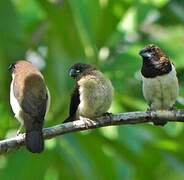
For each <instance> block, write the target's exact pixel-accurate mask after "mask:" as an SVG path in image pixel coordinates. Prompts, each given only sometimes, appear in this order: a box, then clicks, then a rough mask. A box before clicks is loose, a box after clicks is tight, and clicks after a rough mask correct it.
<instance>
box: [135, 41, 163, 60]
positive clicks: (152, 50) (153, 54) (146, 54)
mask: <svg viewBox="0 0 184 180" xmlns="http://www.w3.org/2000/svg"><path fill="white" fill-rule="evenodd" d="M139 55H141V56H142V58H143V60H144V61H147V60H154V61H159V60H162V58H163V57H165V58H166V55H165V53H164V52H163V50H162V49H161V48H159V47H158V46H156V45H154V44H149V45H147V46H146V47H145V48H143V49H141V50H140V52H139Z"/></svg>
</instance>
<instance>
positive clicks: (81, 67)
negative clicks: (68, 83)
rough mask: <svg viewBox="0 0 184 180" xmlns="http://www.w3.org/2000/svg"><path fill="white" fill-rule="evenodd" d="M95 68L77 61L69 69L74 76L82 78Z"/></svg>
mask: <svg viewBox="0 0 184 180" xmlns="http://www.w3.org/2000/svg"><path fill="white" fill-rule="evenodd" d="M94 69H95V68H94V67H93V66H91V65H90V64H84V63H77V64H74V65H73V66H72V67H71V68H70V69H69V75H70V76H71V77H73V78H80V77H82V76H83V75H87V74H89V73H90V72H91V71H93V70H94Z"/></svg>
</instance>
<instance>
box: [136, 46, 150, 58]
mask: <svg viewBox="0 0 184 180" xmlns="http://www.w3.org/2000/svg"><path fill="white" fill-rule="evenodd" d="M139 55H141V56H142V57H144V58H150V57H151V54H150V53H149V52H147V51H146V49H145V48H143V49H141V50H140V51H139Z"/></svg>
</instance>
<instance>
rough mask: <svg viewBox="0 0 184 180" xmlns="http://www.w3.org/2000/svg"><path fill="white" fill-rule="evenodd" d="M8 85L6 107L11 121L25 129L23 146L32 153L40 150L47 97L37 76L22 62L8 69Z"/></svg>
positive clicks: (28, 63)
mask: <svg viewBox="0 0 184 180" xmlns="http://www.w3.org/2000/svg"><path fill="white" fill-rule="evenodd" d="M9 70H10V71H11V75H12V81H11V85H10V104H11V107H12V110H13V112H14V115H15V118H16V119H17V120H18V121H19V122H20V123H21V125H20V128H19V129H18V131H17V135H19V133H20V130H21V128H22V126H23V125H24V126H25V131H26V133H25V145H26V148H27V149H28V150H29V151H30V152H32V153H41V152H42V151H43V150H44V139H43V133H42V129H43V125H44V118H45V115H46V113H47V112H48V109H49V105H50V93H49V90H48V88H47V86H46V84H45V80H44V77H43V75H42V74H41V72H40V71H39V70H38V69H37V68H36V67H34V66H33V64H32V63H31V62H29V61H26V60H20V61H17V62H16V63H13V64H11V65H10V66H9Z"/></svg>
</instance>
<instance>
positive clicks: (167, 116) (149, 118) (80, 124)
mask: <svg viewBox="0 0 184 180" xmlns="http://www.w3.org/2000/svg"><path fill="white" fill-rule="evenodd" d="M155 118H156V119H159V120H167V121H168V122H184V110H174V111H152V112H128V113H120V114H111V115H109V116H103V117H100V118H97V120H96V121H92V120H90V119H86V118H82V119H80V120H77V121H74V122H69V123H64V124H59V125H56V126H53V127H50V128H45V129H43V134H44V138H45V139H50V138H53V137H55V136H58V135H61V134H66V133H70V132H75V131H83V130H88V129H94V128H99V127H104V126H111V125H120V124H140V123H147V122H154V119H155ZM24 140H25V134H20V135H19V136H16V137H13V138H10V139H5V140H2V141H0V154H4V153H6V152H9V151H11V150H14V149H17V148H19V147H21V146H23V145H24Z"/></svg>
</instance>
